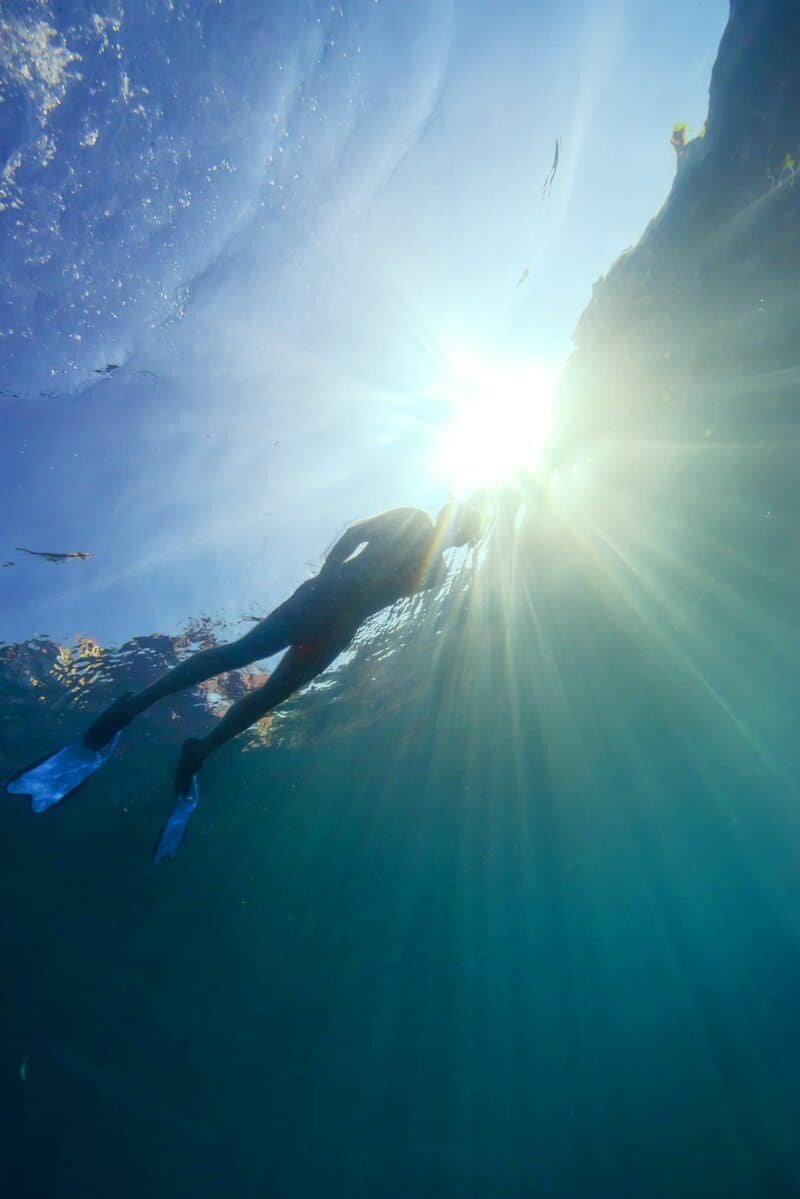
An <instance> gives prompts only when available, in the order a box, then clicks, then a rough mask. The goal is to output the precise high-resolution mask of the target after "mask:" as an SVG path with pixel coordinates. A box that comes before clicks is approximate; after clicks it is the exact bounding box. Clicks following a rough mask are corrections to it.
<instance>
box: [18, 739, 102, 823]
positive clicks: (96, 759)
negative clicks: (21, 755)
mask: <svg viewBox="0 0 800 1199" xmlns="http://www.w3.org/2000/svg"><path fill="white" fill-rule="evenodd" d="M119 737H120V735H119V733H117V734H116V736H115V737H112V739H111V740H110V741H109V742H108V744H107V745H104V746H103V747H102V749H89V746H88V745H87V744H86V742H85V741H84V740H83V738H82V737H79V738H78V740H77V741H72V742H70V744H69V745H67V746H65V748H64V749H60V750H58V751H57V752H56V753H54V754H50V755H49V756H48V757H46V758H40V759H39V761H38V762H34V763H33V765H31V766H26V767H25V769H24V770H20V771H18V772H17V774H15V775H13V776H12V778H10V779H9V780H8V782H7V783H6V791H8V792H10V794H11V795H29V796H30V797H31V810H32V811H33V812H46V811H47V809H48V808H52V807H53V805H54V804H57V803H61V800H62V799H66V798H67V796H68V795H71V794H72V792H73V791H77V789H78V787H80V786H81V785H82V784H83V783H85V782H86V780H87V779H88V778H90V777H91V776H92V775H93V774H94V773H95V771H97V770H99V769H100V767H101V766H105V764H106V762H107V761H108V759H109V758H110V757H111V755H112V754H113V752H114V750H115V749H116V746H117V742H118V741H119Z"/></svg>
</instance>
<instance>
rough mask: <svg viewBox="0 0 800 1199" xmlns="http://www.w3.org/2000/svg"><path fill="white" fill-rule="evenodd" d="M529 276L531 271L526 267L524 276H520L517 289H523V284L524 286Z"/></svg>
mask: <svg viewBox="0 0 800 1199" xmlns="http://www.w3.org/2000/svg"><path fill="white" fill-rule="evenodd" d="M529 274H530V271H529V270H528V268H527V267H525V270H524V271H523V272H522V274H521V275H520V277H519V279H518V280H517V287H522V284H523V283H524V282H525V280H526V279H527V278H528V275H529Z"/></svg>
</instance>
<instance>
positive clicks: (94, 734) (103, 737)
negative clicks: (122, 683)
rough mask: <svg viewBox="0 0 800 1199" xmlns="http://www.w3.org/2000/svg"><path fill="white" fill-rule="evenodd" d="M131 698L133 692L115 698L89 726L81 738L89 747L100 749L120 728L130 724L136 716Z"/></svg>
mask: <svg viewBox="0 0 800 1199" xmlns="http://www.w3.org/2000/svg"><path fill="white" fill-rule="evenodd" d="M133 699H134V694H133V692H132V691H128V692H126V694H125V695H123V696H121V697H120V699H118V700H115V701H114V703H113V704H112V705H111V707H110V708H106V710H105V712H103V714H102V716H98V718H97V720H96V721H95V722H94V724H92V725H90V726H89V728H88V729H87V730H86V732H85V733H84V734H83V740H84V742H85V744H86V745H87V746H88V747H89V749H93V750H100V749H102V748H103V746H104V745H107V744H108V742H109V741H111V740H112V738H113V737H115V736H116V735H117V733H118V732H120V730H121V729H124V728H125V725H126V724H130V722H131V721H132V720H133V718H134V717H135V716H136V711H135V708H134V704H133Z"/></svg>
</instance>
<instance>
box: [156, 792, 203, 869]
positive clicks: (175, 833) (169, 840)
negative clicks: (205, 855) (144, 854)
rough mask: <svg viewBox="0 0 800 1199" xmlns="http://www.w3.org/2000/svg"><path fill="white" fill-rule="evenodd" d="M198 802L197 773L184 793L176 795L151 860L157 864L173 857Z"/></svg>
mask: <svg viewBox="0 0 800 1199" xmlns="http://www.w3.org/2000/svg"><path fill="white" fill-rule="evenodd" d="M199 802H200V792H199V790H198V787H197V775H196V774H193V775H192V781H191V783H190V784H189V790H188V791H187V792H186V794H185V795H179V796H178V802H177V803H176V804H175V807H174V808H173V809H172V814H171V815H170V818H169V820H168V821H167V823H166V824H165V825H164V827H163V829H162V830H161V836H160V837H159V839H158V845H157V846H156V849H155V853H154V854H153V862H154V864H155V865H156V866H157V865H158V863H159V862H163V861H164V859H165V858H174V857H175V856H176V855H177V853H178V850H179V849H180V847H181V842H182V841H183V837H184V833H185V832H186V827H187V825H188V823H189V821H190V820H191V818H192V812H193V811H194V810H195V808H196V807H197V805H198V803H199Z"/></svg>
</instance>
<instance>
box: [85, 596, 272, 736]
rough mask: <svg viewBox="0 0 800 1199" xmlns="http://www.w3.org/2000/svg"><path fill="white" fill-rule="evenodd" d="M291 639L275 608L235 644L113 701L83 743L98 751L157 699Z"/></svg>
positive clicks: (269, 653)
mask: <svg viewBox="0 0 800 1199" xmlns="http://www.w3.org/2000/svg"><path fill="white" fill-rule="evenodd" d="M291 639H292V638H291V631H290V630H289V629H288V628H287V622H286V620H285V619H283V618H282V613H281V609H280V608H279V609H276V611H275V612H273V613H272V615H271V616H268V617H267V618H266V620H262V622H261V624H259V625H257V626H256V627H255V628H254V629H253V630H252V631H251V632H249V633H247V634H246V636H244V637H240V638H239V640H238V641H231V642H230V643H229V644H228V645H215V646H213V647H212V648H211V649H204V650H201V651H200V652H199V653H197V654H192V656H191V658H187V659H186V661H185V662H181V663H180V665H179V666H175V667H174V668H173V669H172V670H169V671H167V673H166V674H165V675H163V676H162V677H161V678H160V679H158V680H157V681H156V682H155V683H153V684H152V686H150V687H145V689H144V690H143V691H140V692H139V693H138V695H134V694H133V693H130V694H128V695H124V696H123V697H122V698H121V699H118V700H116V701H115V703H113V704H112V705H111V707H110V708H107V709H106V711H105V712H103V714H102V716H100V717H99V718H98V719H97V720H96V721H95V722H94V724H93V725H91V726H90V727H89V728H88V729H87V731H86V732H85V733H84V735H83V740H84V742H85V743H86V745H88V746H89V748H90V749H93V750H98V749H101V748H102V746H104V745H106V744H107V743H108V742H109V741H110V740H111V739H112V737H114V736H116V734H117V733H118V732H119V731H120V729H123V728H124V727H125V726H126V725H127V724H130V722H131V721H132V720H133V719H134V718H135V717H136V716H139V715H140V713H142V712H144V711H145V709H146V708H149V707H150V706H151V705H152V704H155V703H157V702H158V700H160V699H165V698H166V696H168V695H174V694H175V692H176V691H183V690H184V688H186V687H193V686H195V685H196V684H197V683H202V682H204V681H205V680H206V679H211V678H213V677H214V676H215V675H218V674H222V673H223V672H224V671H227V670H238V669H240V668H241V667H242V666H249V665H250V663H251V662H257V661H259V659H261V658H269V657H271V656H272V654H276V653H277V652H278V650H281V649H284V648H285V647H286V646H287V645H288V644H289V643H290V641H291Z"/></svg>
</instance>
